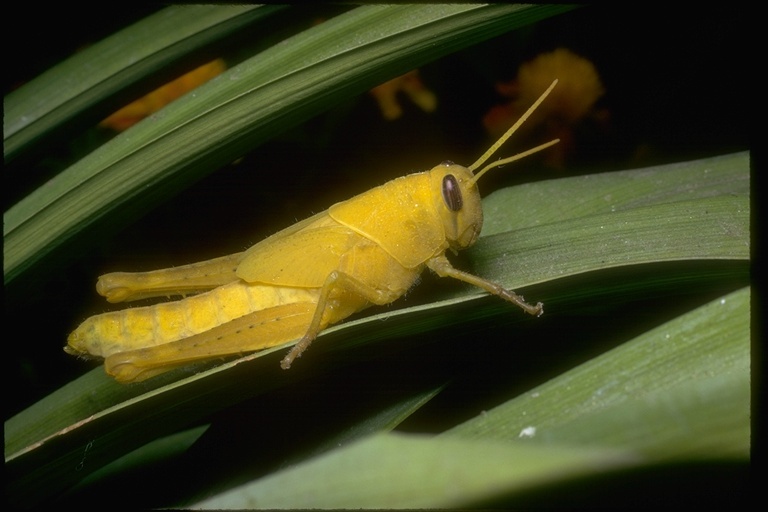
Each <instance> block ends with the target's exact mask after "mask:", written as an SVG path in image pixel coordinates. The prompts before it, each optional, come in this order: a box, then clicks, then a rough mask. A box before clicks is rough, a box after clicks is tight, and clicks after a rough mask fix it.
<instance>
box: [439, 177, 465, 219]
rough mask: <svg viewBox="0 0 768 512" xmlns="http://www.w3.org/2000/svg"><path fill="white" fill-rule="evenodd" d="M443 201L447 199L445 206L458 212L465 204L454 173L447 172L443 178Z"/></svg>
mask: <svg viewBox="0 0 768 512" xmlns="http://www.w3.org/2000/svg"><path fill="white" fill-rule="evenodd" d="M443 201H445V206H447V207H448V209H449V210H451V211H452V212H458V211H459V210H461V207H462V206H463V205H464V200H463V199H462V198H461V189H459V182H458V181H456V178H455V177H454V176H453V174H446V175H445V177H444V178H443Z"/></svg>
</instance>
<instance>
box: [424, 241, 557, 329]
mask: <svg viewBox="0 0 768 512" xmlns="http://www.w3.org/2000/svg"><path fill="white" fill-rule="evenodd" d="M427 266H428V267H429V268H431V269H432V270H433V271H434V272H435V273H436V274H437V275H439V276H440V277H452V278H454V279H458V280H459V281H464V282H465V283H469V284H471V285H474V286H477V287H478V288H482V289H483V290H485V291H487V292H488V293H492V294H493V295H496V296H497V297H501V298H502V299H504V300H506V301H507V302H511V303H512V304H515V305H517V306H519V307H520V308H521V309H522V310H523V311H525V312H526V313H528V314H529V315H534V316H541V315H542V314H543V313H544V304H542V303H541V302H539V303H537V304H536V305H535V306H532V305H530V304H528V303H527V302H525V299H524V298H523V297H522V296H521V295H518V294H516V293H515V292H513V291H512V290H507V289H506V288H504V287H503V286H501V285H499V284H496V283H494V282H491V281H487V280H485V279H483V278H482V277H477V276H475V275H472V274H469V273H467V272H462V271H461V270H458V269H456V268H454V267H453V265H451V262H450V261H448V258H446V257H445V254H441V255H439V256H435V257H433V258H431V259H430V260H429V261H427Z"/></svg>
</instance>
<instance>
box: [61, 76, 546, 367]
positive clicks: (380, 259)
mask: <svg viewBox="0 0 768 512" xmlns="http://www.w3.org/2000/svg"><path fill="white" fill-rule="evenodd" d="M556 84H557V80H555V81H554V82H553V83H552V85H550V86H549V88H548V89H547V90H546V91H545V92H544V94H542V96H541V97H540V98H539V99H538V100H537V101H536V102H535V103H534V104H533V105H532V106H531V107H530V109H528V111H527V112H526V113H525V114H524V115H523V116H522V117H521V118H520V119H519V120H518V121H517V123H515V124H514V125H513V126H512V127H511V128H510V129H509V130H508V131H507V132H506V133H505V134H504V135H502V137H501V138H500V139H499V140H498V141H497V142H496V143H495V144H494V145H493V146H491V148H489V149H488V151H486V152H485V153H484V154H483V155H482V156H481V157H480V158H479V159H478V160H477V162H475V163H474V164H472V165H471V166H469V167H468V168H467V167H462V166H460V165H456V164H454V163H453V162H448V161H446V162H443V163H442V164H440V165H438V166H436V167H433V168H432V169H431V170H429V171H426V172H421V173H415V174H410V175H408V176H404V177H401V178H397V179H394V180H392V181H390V182H388V183H385V184H384V185H381V186H379V187H376V188H373V189H371V190H369V191H368V192H364V193H362V194H360V195H358V196H355V197H353V198H352V199H349V200H347V201H343V202H340V203H336V204H334V205H333V206H331V207H330V208H329V209H328V210H326V211H324V212H322V213H318V214H317V215H314V216H312V217H310V218H308V219H306V220H304V221H302V222H298V223H297V224H294V225H293V226H290V227H288V228H286V229H284V230H282V231H280V232H278V233H276V234H274V235H272V236H270V237H268V238H266V239H264V240H263V241H262V242H260V243H258V244H256V245H254V246H253V247H251V248H250V249H248V250H246V251H244V252H241V253H237V254H233V255H230V256H224V257H222V258H216V259H212V260H209V261H204V262H200V263H193V264H190V265H184V266H180V267H174V268H170V269H163V270H156V271H152V272H137V273H126V272H115V273H110V274H105V275H103V276H101V277H100V278H99V280H98V283H97V284H96V289H97V291H98V293H99V294H101V295H103V296H104V297H106V298H107V300H108V301H109V302H122V301H129V300H136V299H142V298H147V297H158V296H168V295H189V294H197V295H192V296H190V297H187V298H184V299H182V300H178V301H175V302H167V303H161V304H156V305H153V306H146V307H138V308H130V309H125V310H122V311H115V312H110V313H104V314H101V315H96V316H92V317H90V318H88V319H87V320H85V321H84V322H83V323H82V324H81V325H80V326H79V327H78V328H77V329H75V331H74V332H72V334H70V335H69V338H68V340H67V346H66V347H65V348H64V350H65V351H66V352H68V353H70V354H73V355H79V356H87V355H92V356H100V357H103V358H104V359H105V362H104V365H105V369H106V371H107V373H108V374H110V375H112V376H114V377H115V379H117V380H118V381H120V382H135V381H142V380H145V379H148V378H150V377H154V376H155V375H158V374H160V373H163V372H166V371H168V370H171V369H173V368H176V367H179V366H183V365H188V364H190V363H194V362H198V361H203V360H209V359H212V358H216V357H221V356H227V355H237V354H242V353H246V352H252V351H256V350H260V349H264V348H268V347H273V346H277V345H280V344H282V343H287V342H290V341H293V340H296V339H299V338H301V339H300V340H299V342H298V343H297V344H296V345H294V347H293V348H292V349H291V350H290V351H289V352H288V354H287V355H286V356H285V358H284V359H283V360H282V362H281V366H282V367H283V368H284V369H287V368H289V367H290V366H291V364H292V363H293V361H294V360H295V359H296V358H297V357H299V356H301V354H302V353H303V352H304V351H305V350H306V349H307V347H308V346H309V345H310V343H312V341H313V340H314V339H315V338H316V337H317V336H318V334H319V333H320V332H321V331H322V330H323V329H325V328H326V327H327V326H329V325H331V324H334V323H337V322H339V321H341V320H343V319H345V318H347V317H348V316H350V315H351V314H353V313H355V312H357V311H360V310H362V309H364V308H366V307H368V306H370V305H373V304H376V305H383V304H388V303H390V302H393V301H394V300H396V299H398V298H399V297H401V296H402V295H403V294H405V293H406V292H407V291H408V289H409V288H410V287H411V286H413V285H414V284H415V283H416V281H417V280H418V277H419V275H420V274H421V272H422V271H423V270H424V268H425V267H428V268H430V269H431V270H432V271H434V272H435V273H436V274H437V275H439V276H441V277H453V278H455V279H458V280H460V281H464V282H466V283H469V284H472V285H475V286H477V287H479V288H482V289H483V290H486V291H488V292H489V293H492V294H494V295H497V296H499V297H501V298H502V299H504V300H506V301H509V302H511V303H513V304H516V305H518V306H519V307H520V308H522V309H523V310H524V311H525V312H526V313H529V314H531V315H537V316H538V315H541V313H542V312H543V306H542V304H541V303H538V304H536V305H535V306H532V305H530V304H528V303H526V302H525V300H524V299H523V297H521V296H519V295H517V294H516V293H514V292H513V291H510V290H506V289H504V288H503V287H502V286H500V285H498V284H496V283H492V282H490V281H487V280H485V279H483V278H481V277H477V276H474V275H472V274H468V273H466V272H462V271H461V270H458V269H456V268H454V267H453V266H452V265H451V264H450V262H449V261H448V259H447V258H446V257H445V252H446V251H447V250H449V249H450V250H452V251H456V250H461V249H466V248H467V247H470V246H471V245H472V244H474V243H475V241H476V240H477V238H478V236H479V234H480V229H481V227H482V224H483V210H482V206H481V203H480V193H479V191H478V189H477V181H478V180H479V179H480V177H481V176H482V175H483V174H484V173H485V172H486V171H488V170H489V169H492V168H494V167H498V166H501V165H504V164H507V163H509V162H512V161H514V160H518V159H520V158H523V157H525V156H528V155H530V154H532V153H535V152H537V151H541V150H542V149H545V148H547V147H549V146H551V145H553V144H555V143H557V142H558V140H553V141H550V142H548V143H546V144H542V145H540V146H537V147H535V148H533V149H530V150H528V151H525V152H523V153H520V154H518V155H515V156H512V157H508V158H504V159H502V160H498V161H496V162H493V163H491V164H489V165H487V166H486V167H484V168H483V169H482V170H481V171H479V172H477V173H476V174H475V173H474V171H475V170H477V168H478V167H480V166H481V165H482V164H483V163H485V161H486V160H488V158H490V157H491V155H493V153H495V152H496V150H497V149H498V148H499V146H501V144H503V143H504V142H505V141H506V140H507V139H508V138H509V136H510V135H512V134H513V133H514V132H515V130H517V129H518V127H519V126H520V125H522V123H523V122H524V121H525V120H526V119H527V118H528V116H529V115H530V114H531V113H532V112H533V111H534V110H535V109H536V108H537V107H538V106H539V105H540V104H541V102H542V101H544V98H546V96H547V95H548V94H549V93H550V91H552V89H553V88H554V87H555V85H556Z"/></svg>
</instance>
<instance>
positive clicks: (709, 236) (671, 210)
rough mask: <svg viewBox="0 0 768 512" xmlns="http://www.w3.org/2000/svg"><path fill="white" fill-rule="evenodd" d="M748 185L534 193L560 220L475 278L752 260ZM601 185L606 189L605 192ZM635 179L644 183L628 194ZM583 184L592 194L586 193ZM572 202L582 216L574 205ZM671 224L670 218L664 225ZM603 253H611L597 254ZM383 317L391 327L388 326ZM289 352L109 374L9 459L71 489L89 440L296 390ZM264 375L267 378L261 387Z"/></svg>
mask: <svg viewBox="0 0 768 512" xmlns="http://www.w3.org/2000/svg"><path fill="white" fill-rule="evenodd" d="M723 162H727V163H728V164H727V165H724V164H723ZM703 170H709V172H702V171H703ZM748 177H749V172H748V157H747V155H746V154H738V155H732V156H727V157H718V158H714V159H708V160H702V161H696V162H690V163H688V164H687V165H683V166H680V165H674V166H662V167H658V168H655V169H640V170H637V171H627V172H617V173H609V174H605V175H601V176H585V177H578V178H565V179H562V180H556V181H553V182H541V183H536V184H530V185H525V186H524V188H525V190H526V191H527V192H528V194H525V197H530V198H532V199H531V201H532V202H533V203H536V198H540V197H542V196H541V193H540V192H539V191H537V189H539V188H541V189H542V190H544V191H547V192H551V193H552V195H551V196H549V198H550V200H549V201H548V204H550V205H551V207H552V209H553V210H555V211H554V212H551V213H549V214H541V215H542V218H544V217H550V218H552V217H556V216H557V215H560V217H561V218H560V219H559V220H553V221H551V222H547V223H543V224H542V225H538V226H532V227H528V228H524V229H520V230H516V231H509V232H505V233H497V234H495V235H492V236H490V237H486V238H481V240H480V242H479V243H478V244H477V246H476V247H475V248H474V249H473V250H472V251H470V253H471V255H472V260H473V266H474V268H475V270H474V271H475V272H477V273H478V274H479V275H482V276H484V277H488V278H491V279H494V280H497V281H499V282H501V283H502V284H504V285H506V286H525V285H529V284H532V283H537V282H538V283H540V282H545V281H552V280H557V279H560V278H562V277H565V276H569V275H573V274H576V273H583V272H587V271H597V270H601V269H606V268H610V267H614V266H616V265H638V264H643V263H650V262H660V261H665V260H668V259H671V260H679V259H690V260H696V259H715V260H717V259H721V258H729V259H732V260H742V261H745V262H746V261H747V260H748V258H749V251H748V248H749V231H748V225H749V224H748V222H749V186H748V183H749V179H748ZM685 180H688V182H689V183H696V185H695V186H691V187H687V188H684V189H683V190H681V188H680V183H681V182H683V181H685ZM596 181H598V182H600V183H601V186H596V185H595V183H594V182H596ZM628 182H629V183H634V186H631V187H626V184H627V183H628ZM579 183H581V184H585V183H587V184H589V186H583V187H579V185H578V184H579ZM557 184H560V186H559V187H557V186H556V185H557ZM650 184H652V186H650ZM517 188H518V187H516V188H514V189H510V190H505V191H500V193H499V194H498V196H501V197H503V196H505V195H509V194H512V195H514V194H515V193H516V192H515V190H516V189H517ZM577 188H581V190H582V194H581V195H575V194H572V190H573V189H577ZM620 188H624V189H625V190H626V191H627V192H626V193H625V195H624V197H623V198H622V199H621V200H618V202H616V203H614V202H613V201H611V202H609V203H608V204H603V203H601V202H595V203H594V205H595V206H594V207H592V208H589V209H587V208H584V207H581V208H580V207H579V205H584V203H585V202H587V201H591V200H592V199H591V198H593V197H594V195H595V194H596V193H597V195H598V196H601V197H604V194H602V193H603V192H606V191H609V190H613V191H615V190H617V189H620ZM691 189H695V190H698V191H699V192H691ZM559 191H562V192H559ZM675 191H677V192H675ZM560 195H562V196H563V198H562V200H561V199H560ZM659 198H662V199H659ZM496 202H497V201H496V198H494V197H492V198H489V201H488V203H490V207H489V208H488V223H489V224H490V225H498V224H499V223H501V222H502V221H501V219H497V218H496V217H497V216H500V217H502V218H507V219H508V218H513V219H514V218H517V217H518V216H517V215H515V214H514V213H513V212H510V211H507V210H505V209H504V208H502V207H500V206H498V205H496ZM502 203H503V204H516V206H515V208H523V209H525V208H526V203H525V201H524V200H523V198H522V197H521V198H520V203H522V204H520V203H514V202H512V203H510V202H508V201H506V200H504V201H502ZM569 203H570V204H573V205H574V208H569V207H568V205H569ZM606 210H607V211H612V213H606ZM569 211H573V212H575V218H573V219H571V218H569V217H568V215H567V213H565V214H563V213H557V212H569ZM660 218H663V219H665V220H664V222H659V221H658V219H660ZM573 230H577V231H578V233H579V237H577V238H573V237H571V236H570V234H571V233H572V232H573ZM558 234H559V235H558ZM595 247H599V248H600V250H599V251H595V249H594V248H595ZM651 249H653V250H651ZM531 253H533V256H531ZM521 262H523V263H522V264H521ZM521 276H522V277H521ZM566 292H567V290H562V291H560V292H558V293H559V294H564V293H566ZM476 298H478V295H477V292H476V291H475V290H470V289H466V290H464V291H463V292H462V293H461V294H460V295H458V296H457V297H456V298H454V299H451V300H444V301H438V302H434V303H430V304H427V305H424V306H417V307H413V308H408V309H404V310H400V311H396V312H392V313H383V314H378V315H373V316H370V317H367V318H364V319H361V320H357V321H352V322H347V323H345V324H342V325H340V326H336V327H333V328H331V329H328V330H327V331H326V332H324V333H323V334H322V335H321V337H320V338H319V339H318V341H317V342H316V343H315V345H314V346H313V348H312V355H313V357H322V354H323V353H327V354H330V355H332V356H333V357H334V358H335V360H336V361H337V362H336V364H349V363H350V362H351V361H352V360H353V359H351V358H354V357H360V355H357V356H355V355H349V354H348V353H347V351H348V350H349V349H350V348H351V347H360V346H363V345H371V344H374V343H381V342H384V341H387V340H392V339H395V338H397V337H398V336H402V334H403V333H404V332H411V333H412V332H429V331H434V330H436V329H439V328H443V329H444V328H446V327H448V326H450V325H461V324H463V323H465V322H467V318H466V317H464V316H462V315H457V314H456V313H455V312H453V308H454V307H455V306H456V305H457V304H458V303H460V302H465V301H468V300H472V299H476ZM507 314H509V313H507ZM382 318H388V319H389V320H388V322H386V323H383V324H382V323H381V322H380V320H381V319H382ZM282 350H284V348H283V347H275V348H273V349H269V350H265V351H263V352H259V353H256V354H252V355H249V356H247V357H245V358H242V359H239V360H236V361H233V362H230V363H226V364H223V365H219V366H216V367H214V368H213V369H210V370H208V371H203V372H201V373H196V374H193V375H191V376H186V377H185V378H182V380H178V381H176V382H173V380H174V379H179V377H184V376H185V375H188V373H189V371H190V369H183V370H180V371H177V372H173V373H169V374H167V375H165V376H161V377H160V378H158V379H154V380H151V381H148V382H147V383H142V384H139V385H134V386H123V385H120V384H117V383H116V382H114V381H113V380H111V379H110V378H108V377H107V376H105V375H104V373H103V370H102V369H100V368H98V369H96V370H94V371H92V372H90V373H89V374H87V375H85V376H83V377H82V378H81V379H78V380H77V381H74V382H73V383H71V384H70V385H68V386H66V387H64V388H62V389H61V390H60V391H59V392H57V393H55V394H54V395H51V396H49V397H47V398H46V399H44V400H42V401H41V402H39V403H38V404H36V405H35V406H33V407H31V408H29V409H28V410H26V411H24V412H23V413H21V414H19V415H17V416H16V417H14V418H11V419H10V420H9V421H8V422H6V460H7V462H8V464H9V468H10V470H11V474H12V475H17V474H18V473H21V474H24V473H26V472H30V473H29V474H30V475H34V474H37V475H40V476H38V477H37V478H45V479H46V480H47V479H48V478H52V477H54V475H55V478H57V479H58V480H59V481H60V482H62V481H66V480H62V477H61V475H60V471H61V470H62V469H63V468H64V467H67V466H69V467H71V466H72V465H77V463H78V462H77V461H78V460H79V459H80V458H81V457H82V447H83V446H85V445H87V444H88V442H89V441H88V439H92V438H94V437H99V439H100V442H99V445H98V446H93V447H91V448H90V461H91V464H94V465H96V466H98V464H99V462H98V461H100V460H103V461H104V462H107V461H109V460H112V459H114V458H115V457H117V456H120V455H122V454H124V453H127V452H128V451H130V450H131V449H133V448H136V447H138V446H140V445H141V444H143V443H145V442H147V441H149V440H151V439H154V438H157V437H159V436H162V435H167V434H169V433H171V432H173V431H174V430H176V429H178V428H181V427H182V426H184V425H188V424H190V423H191V422H194V421H196V420H197V419H199V418H200V417H202V416H203V415H205V414H210V413H211V412H212V411H214V410H218V409H220V408H224V407H227V406H230V405H232V404H234V403H237V402H239V401H242V400H245V399H246V398H248V397H251V396H255V395H257V394H259V393H262V392H265V391H266V390H268V389H272V388H274V387H280V386H282V385H285V384H286V383H287V382H288V380H289V379H291V378H297V377H292V376H287V375H286V374H285V372H282V373H281V372H280V371H279V370H278V365H277V363H276V361H277V359H276V356H277V355H278V354H274V352H276V351H282ZM358 353H359V352H358ZM193 371H194V370H193ZM292 371H293V370H292ZM313 371H314V370H313ZM253 375H259V376H260V378H259V379H258V380H256V381H255V382H254V381H253ZM298 378H302V379H303V378H312V373H311V372H310V373H301V374H300V375H299V377H298ZM169 382H170V383H169ZM161 418H162V419H161ZM106 432H109V435H105V433H106ZM43 461H47V462H45V463H44V462H43ZM17 472H18V473H17ZM42 475H48V476H42ZM26 478H27V477H25V480H26ZM31 482H35V483H36V482H37V480H32V481H31ZM19 485H22V484H19ZM27 485H31V483H30V482H27V481H25V482H24V484H23V487H25V488H26V486H27Z"/></svg>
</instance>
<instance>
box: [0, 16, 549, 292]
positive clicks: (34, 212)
mask: <svg viewBox="0 0 768 512" xmlns="http://www.w3.org/2000/svg"><path fill="white" fill-rule="evenodd" d="M562 10H563V8H562V7H558V6H555V7H546V6H541V7H539V6H535V7H525V6H517V5H485V6H483V5H423V6H384V5H371V6H363V7H358V8H356V9H354V10H353V11H351V12H349V13H346V14H344V15H341V16H338V17H336V18H333V19H331V20H328V21H326V22H325V23H322V24H320V25H318V26H316V27H313V28H311V29H309V30H306V31H304V32H302V33H300V34H298V35H297V36H294V37H293V38H290V39H289V40H286V41H284V42H283V43H281V44H277V45H275V46H273V47H271V48H269V49H268V50H265V51H264V52H261V53H259V54H258V55H255V56H254V57H252V58H250V59H248V60H246V61H245V62H243V63H241V64H239V65H238V66H236V67H234V68H232V69H230V70H228V71H227V72H226V73H224V74H223V75H221V76H219V77H217V78H216V79H214V80H212V81H211V82H209V83H207V84H205V85H203V86H202V87H200V88H198V89H197V90H196V91H195V93H194V94H190V95H187V96H185V97H184V98H181V99H179V100H178V101H175V102H173V103H172V104H170V105H169V106H168V107H167V108H165V109H163V110H162V111H161V112H160V113H158V114H157V115H155V116H152V117H150V118H148V119H145V120H144V121H143V122H141V123H139V124H138V125H137V126H135V127H133V128H132V129H130V130H128V131H126V132H125V133H123V134H121V135H120V136H119V137H116V138H115V139H113V140H111V141H110V142H109V143H107V144H105V145H104V146H102V147H100V148H98V149H97V150H96V151H94V152H93V153H91V154H90V155H88V156H86V157H85V158H83V159H82V160H80V161H79V162H77V163H75V164H74V165H73V166H72V167H70V168H69V169H66V170H65V171H63V172H62V173H61V174H59V175H58V176H56V177H55V178H54V179H53V180H51V181H50V182H49V183H47V184H46V185H45V187H41V188H39V189H37V190H36V191H35V192H33V193H32V194H30V195H29V196H28V197H26V198H24V199H23V200H22V201H20V202H19V203H17V204H16V205H14V206H12V207H11V208H10V209H9V210H8V211H7V212H6V213H5V215H4V221H5V222H4V241H5V248H4V255H5V259H4V276H5V283H6V284H8V283H10V282H12V281H13V280H15V279H16V278H18V277H19V276H20V275H21V274H22V273H24V272H27V271H29V270H30V269H32V268H33V267H34V266H35V265H40V264H41V262H43V261H45V260H46V259H49V260H50V261H49V262H50V264H57V263H55V262H54V261H53V258H50V257H51V256H52V253H53V252H54V251H56V250H57V249H60V248H61V246H62V245H63V244H65V243H68V246H69V248H70V249H71V250H73V249H75V247H73V246H72V244H71V242H72V237H74V236H75V235H76V234H77V233H80V232H82V231H83V230H86V229H92V228H93V229H96V228H99V225H97V224H98V223H99V221H100V220H101V219H102V217H103V216H105V215H107V214H109V213H112V214H113V216H118V218H119V216H121V215H125V216H129V217H135V216H136V215H137V214H138V212H139V211H145V210H146V209H148V208H150V207H152V206H154V205H155V204H157V202H158V201H160V200H161V199H163V198H166V197H168V195H170V194H171V193H173V192H175V191H178V190H180V189H181V188H183V187H185V186H188V185H189V184H191V183H192V182H194V181H196V180H197V179H199V178H200V177H202V176H203V175H205V174H206V173H209V172H211V171H213V170H215V169H216V168H217V167H219V166H221V165H224V164H227V163H228V162H231V161H233V160H235V159H237V158H239V157H240V156H242V155H243V154H244V153H245V152H246V151H247V150H250V149H252V148H253V147H254V146H256V145H258V144H260V143H261V142H263V141H265V140H267V139H269V138H270V137H274V136H275V135H276V134H278V133H281V132H283V131H285V130H286V129H287V128H289V127H291V126H295V125H296V124H298V123H299V122H301V121H303V120H306V119H308V118H310V117H311V116H313V115H315V114H317V113H319V112H322V111H323V110H325V109H328V108H329V107H330V106H332V105H333V104H334V103H337V102H339V101H341V100H343V99H345V98H348V97H349V95H351V94H359V93H361V92H363V91H365V90H367V89H369V88H371V87H373V86H375V85H377V84H378V83H381V82H382V81H384V80H386V79H388V78H392V77H394V76H397V75H399V74H402V73H404V72H406V71H408V70H410V69H413V68H414V67H417V66H419V65H421V64H424V63H425V62H429V61H431V60H434V59H437V58H438V57H441V56H443V55H446V54H448V53H451V52H454V51H456V50H459V49H461V48H463V47H466V46H469V45H471V44H473V43H477V42H479V41H482V40H484V39H487V38H490V37H493V36H494V35H498V34H501V33H503V32H505V31H509V30H511V29H513V28H515V27H517V26H520V25H522V24H524V23H530V22H532V21H535V20H536V19H539V18H541V17H544V16H547V15H551V14H553V13H556V12H560V11H562ZM370 27H376V30H370ZM136 209H138V211H137V210H136ZM105 227H106V226H105V225H104V224H100V228H99V229H105Z"/></svg>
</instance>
